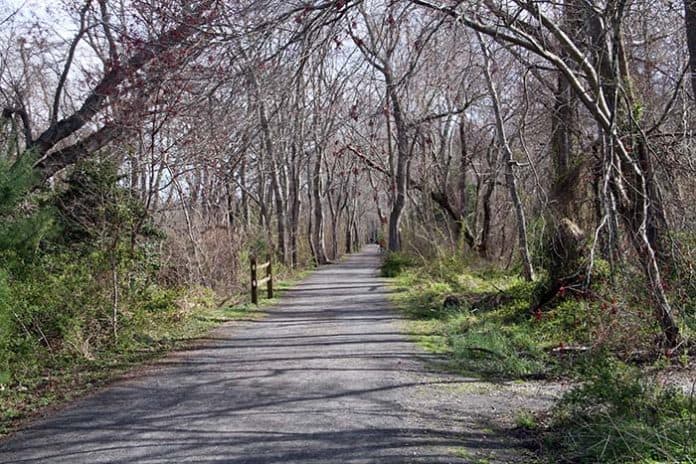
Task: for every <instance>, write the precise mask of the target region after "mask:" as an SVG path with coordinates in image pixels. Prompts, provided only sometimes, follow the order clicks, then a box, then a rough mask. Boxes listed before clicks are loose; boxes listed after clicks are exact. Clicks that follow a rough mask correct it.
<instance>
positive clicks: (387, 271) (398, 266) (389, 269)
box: [381, 252, 415, 277]
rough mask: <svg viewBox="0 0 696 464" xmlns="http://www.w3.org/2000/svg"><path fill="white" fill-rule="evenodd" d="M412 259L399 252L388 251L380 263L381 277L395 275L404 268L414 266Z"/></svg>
mask: <svg viewBox="0 0 696 464" xmlns="http://www.w3.org/2000/svg"><path fill="white" fill-rule="evenodd" d="M414 265H415V263H414V261H413V259H412V258H411V257H410V256H408V255H406V254H404V253H399V252H390V253H388V254H387V256H386V258H385V259H384V262H383V263H382V268H381V270H382V277H397V276H398V275H399V274H401V273H402V272H403V271H404V270H405V269H407V268H409V267H412V266H414Z"/></svg>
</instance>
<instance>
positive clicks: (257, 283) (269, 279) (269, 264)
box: [249, 255, 273, 305]
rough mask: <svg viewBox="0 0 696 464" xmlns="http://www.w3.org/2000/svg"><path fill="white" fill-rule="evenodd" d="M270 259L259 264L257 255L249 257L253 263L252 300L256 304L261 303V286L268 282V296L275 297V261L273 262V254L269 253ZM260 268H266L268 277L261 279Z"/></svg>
mask: <svg viewBox="0 0 696 464" xmlns="http://www.w3.org/2000/svg"><path fill="white" fill-rule="evenodd" d="M267 258H268V261H266V262H265V263H263V264H259V263H258V261H257V260H256V256H251V257H249V263H250V265H251V302H252V303H254V304H255V305H258V304H259V286H260V285H263V284H266V291H267V294H268V298H273V263H272V262H271V255H268V257H267ZM259 269H265V270H266V277H264V278H263V279H260V280H259Z"/></svg>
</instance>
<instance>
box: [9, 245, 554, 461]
mask: <svg viewBox="0 0 696 464" xmlns="http://www.w3.org/2000/svg"><path fill="white" fill-rule="evenodd" d="M378 264H379V256H378V253H377V249H376V248H375V247H367V248H366V249H365V250H364V251H363V252H362V253H360V254H357V255H352V256H351V257H349V258H348V259H346V261H345V262H343V263H341V264H336V265H331V266H327V267H324V268H322V269H320V270H318V271H317V272H315V273H314V274H313V275H312V276H311V277H309V278H308V279H306V280H305V281H304V282H303V283H301V284H300V285H298V286H297V287H295V288H294V289H293V290H290V291H287V292H286V294H285V296H284V297H283V298H282V300H281V302H280V304H279V305H277V306H275V307H273V308H272V309H271V310H269V311H268V312H269V315H268V317H267V318H265V319H263V320H260V321H254V322H245V323H243V324H241V325H240V324H233V325H229V326H224V327H222V328H220V329H218V330H216V331H214V332H213V333H212V334H211V335H210V337H208V338H207V339H205V340H204V341H203V343H202V345H200V346H199V347H196V348H195V349H190V350H188V351H183V352H179V353H175V354H173V355H171V356H169V357H168V358H166V359H165V360H163V361H162V362H159V363H157V364H156V366H155V367H153V368H152V369H151V370H149V371H147V372H146V373H145V374H144V375H143V376H141V377H138V378H136V379H132V380H126V381H121V382H118V383H116V384H114V385H113V386H111V387H109V388H107V389H105V390H103V391H101V392H99V393H97V394H95V395H93V396H91V397H89V398H86V399H84V400H81V401H79V402H77V403H75V404H73V405H72V406H70V407H68V408H66V409H64V410H63V411H61V412H59V413H57V414H55V415H54V416H52V417H50V418H48V419H45V420H42V421H39V422H37V423H35V424H34V425H33V426H31V427H29V428H28V429H26V430H24V431H22V432H20V433H18V434H16V435H15V436H14V437H12V438H10V439H9V440H6V441H4V442H2V443H0V463H30V462H31V463H71V464H72V463H107V462H108V463H124V464H125V463H178V462H193V463H230V464H232V463H246V464H254V463H264V464H266V463H269V464H270V463H284V464H292V463H297V464H300V463H302V464H310V463H390V464H397V463H399V464H401V463H460V462H462V463H464V462H473V463H476V462H517V461H520V460H522V459H523V457H524V455H525V451H524V450H523V449H522V448H521V447H520V445H519V443H517V441H516V440H515V439H514V438H512V437H511V436H510V434H506V433H504V432H500V431H497V430H504V426H505V425H509V423H510V417H511V414H512V411H514V410H516V409H518V408H519V407H525V408H528V409H539V408H543V407H546V406H547V405H548V403H549V401H550V400H552V396H549V395H544V394H542V392H543V391H546V390H542V388H541V387H535V386H529V385H525V386H520V385H519V384H512V385H491V384H485V383H482V382H478V381H476V380H474V379H466V378H461V377H457V376H452V375H448V374H442V373H437V372H434V371H433V369H431V368H429V367H428V366H432V363H431V362H429V361H430V356H429V355H427V354H426V353H424V352H423V351H422V350H420V349H419V348H418V347H417V346H416V345H415V344H413V343H412V342H410V341H409V335H408V334H407V333H405V332H404V326H405V324H404V323H403V321H402V320H401V319H400V318H399V316H398V314H397V313H395V312H394V311H393V310H392V309H391V308H390V306H389V303H388V300H387V297H386V294H387V293H388V289H387V288H386V287H385V286H384V285H383V282H382V281H381V280H380V279H379V278H378V277H377V266H378ZM499 426H503V428H502V429H499Z"/></svg>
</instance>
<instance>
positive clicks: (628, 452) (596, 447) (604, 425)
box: [546, 361, 696, 463]
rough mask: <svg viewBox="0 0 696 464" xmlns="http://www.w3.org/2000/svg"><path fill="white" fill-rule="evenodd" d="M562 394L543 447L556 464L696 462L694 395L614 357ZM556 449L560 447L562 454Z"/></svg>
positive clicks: (594, 367)
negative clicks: (664, 383) (646, 374)
mask: <svg viewBox="0 0 696 464" xmlns="http://www.w3.org/2000/svg"><path fill="white" fill-rule="evenodd" d="M584 377H585V381H584V382H583V383H582V384H581V385H580V386H578V387H576V388H575V389H574V390H572V391H571V392H569V393H568V394H566V395H565V396H564V398H563V399H562V400H561V402H560V403H559V404H558V406H557V407H556V410H555V411H554V414H553V416H552V419H551V422H550V424H549V433H548V434H547V440H546V441H547V446H548V450H549V451H550V454H551V455H552V456H553V458H554V459H556V460H557V461H559V462H578V463H594V462H602V463H624V462H640V463H656V462H670V463H672V462H674V463H677V462H679V463H693V462H696V398H694V392H693V391H692V392H690V393H685V392H684V391H682V390H679V389H677V388H674V387H664V386H661V385H660V384H659V383H658V382H656V381H655V380H654V379H651V378H649V377H648V378H646V376H645V373H644V372H642V371H641V370H640V369H638V368H636V367H631V366H627V365H625V364H622V363H620V362H617V361H611V362H606V363H604V364H601V365H596V366H593V368H592V369H591V371H589V372H587V373H586V375H585V376H584ZM554 450H562V451H561V452H560V453H558V452H557V451H554Z"/></svg>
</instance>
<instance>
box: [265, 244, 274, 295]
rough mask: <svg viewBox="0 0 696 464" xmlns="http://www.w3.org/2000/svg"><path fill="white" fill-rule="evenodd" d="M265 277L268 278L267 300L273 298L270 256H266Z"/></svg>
mask: <svg viewBox="0 0 696 464" xmlns="http://www.w3.org/2000/svg"><path fill="white" fill-rule="evenodd" d="M266 277H268V298H269V299H270V298H273V263H272V262H271V255H270V254H269V255H268V270H267V271H266Z"/></svg>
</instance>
